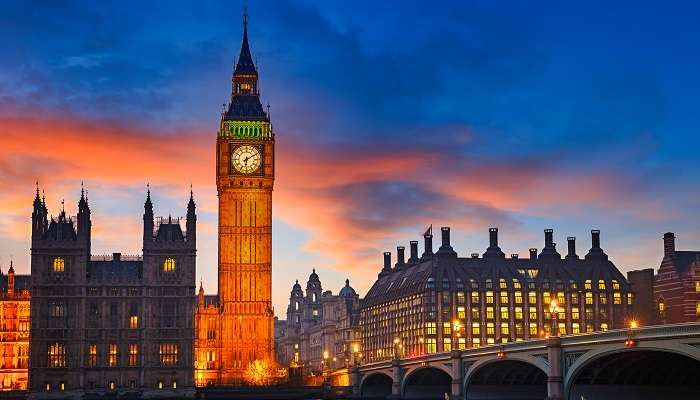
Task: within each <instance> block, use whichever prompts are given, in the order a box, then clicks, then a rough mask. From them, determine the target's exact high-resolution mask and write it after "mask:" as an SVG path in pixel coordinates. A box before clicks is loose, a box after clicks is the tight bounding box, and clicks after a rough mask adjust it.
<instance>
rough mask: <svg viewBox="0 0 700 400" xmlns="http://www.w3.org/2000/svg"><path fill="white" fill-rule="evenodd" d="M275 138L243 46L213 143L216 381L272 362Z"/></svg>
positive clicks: (238, 377) (229, 380)
mask: <svg viewBox="0 0 700 400" xmlns="http://www.w3.org/2000/svg"><path fill="white" fill-rule="evenodd" d="M274 157H275V137H274V135H273V134H272V131H271V128H270V119H269V116H268V114H267V113H266V112H265V111H264V110H263V107H262V104H261V103H260V97H259V87H258V72H257V69H256V67H255V64H254V63H253V58H252V57H251V54H250V48H249V46H248V21H247V15H244V19H243V43H242V45H241V53H240V55H239V57H238V62H237V64H236V68H235V70H234V72H233V78H232V90H231V102H230V103H229V105H228V108H227V109H226V110H225V111H224V112H223V113H222V115H221V125H220V129H219V132H218V137H217V140H216V187H217V191H218V195H219V309H220V313H221V314H220V343H221V349H220V357H221V359H220V360H219V361H220V377H219V379H220V383H223V384H231V383H239V382H241V380H242V379H243V375H244V371H245V369H246V367H247V366H248V364H249V363H250V362H252V361H254V360H263V359H267V360H272V359H274V354H273V352H274V345H273V312H272V186H273V182H274V177H275V170H274V165H275V164H274Z"/></svg>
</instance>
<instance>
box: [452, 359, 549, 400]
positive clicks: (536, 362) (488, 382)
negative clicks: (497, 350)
mask: <svg viewBox="0 0 700 400" xmlns="http://www.w3.org/2000/svg"><path fill="white" fill-rule="evenodd" d="M547 371H548V364H547V363H546V362H545V361H544V360H542V359H539V358H535V357H532V356H528V355H519V354H514V355H509V356H507V357H506V358H503V359H499V358H489V359H484V360H480V361H477V362H476V363H474V364H473V365H472V366H471V367H470V368H469V370H468V371H467V374H466V376H465V378H464V398H465V399H466V400H486V399H503V398H508V399H519V400H541V399H543V398H545V397H547Z"/></svg>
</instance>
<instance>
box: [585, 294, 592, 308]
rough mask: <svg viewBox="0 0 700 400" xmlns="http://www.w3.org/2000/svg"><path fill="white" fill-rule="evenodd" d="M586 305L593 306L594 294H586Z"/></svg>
mask: <svg viewBox="0 0 700 400" xmlns="http://www.w3.org/2000/svg"><path fill="white" fill-rule="evenodd" d="M586 304H588V305H591V304H593V293H591V292H586Z"/></svg>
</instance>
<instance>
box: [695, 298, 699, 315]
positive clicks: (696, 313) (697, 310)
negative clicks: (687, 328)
mask: <svg viewBox="0 0 700 400" xmlns="http://www.w3.org/2000/svg"><path fill="white" fill-rule="evenodd" d="M695 315H700V301H699V302H697V304H695Z"/></svg>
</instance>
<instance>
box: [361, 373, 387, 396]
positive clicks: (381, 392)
mask: <svg viewBox="0 0 700 400" xmlns="http://www.w3.org/2000/svg"><path fill="white" fill-rule="evenodd" d="M393 383H394V379H393V378H392V377H391V375H390V374H389V373H387V372H383V371H377V372H372V373H370V374H367V375H365V376H364V377H363V378H362V380H361V381H360V395H361V397H362V398H363V399H384V398H386V397H387V396H390V395H391V385H392V384H393Z"/></svg>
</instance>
